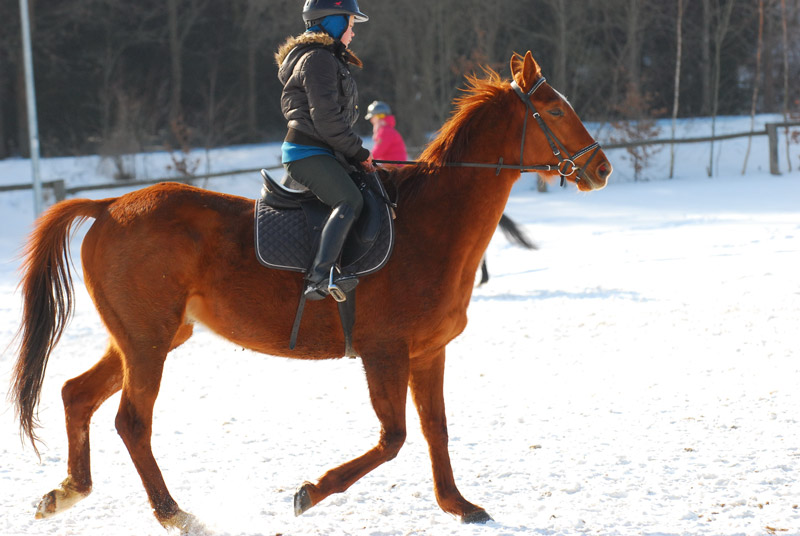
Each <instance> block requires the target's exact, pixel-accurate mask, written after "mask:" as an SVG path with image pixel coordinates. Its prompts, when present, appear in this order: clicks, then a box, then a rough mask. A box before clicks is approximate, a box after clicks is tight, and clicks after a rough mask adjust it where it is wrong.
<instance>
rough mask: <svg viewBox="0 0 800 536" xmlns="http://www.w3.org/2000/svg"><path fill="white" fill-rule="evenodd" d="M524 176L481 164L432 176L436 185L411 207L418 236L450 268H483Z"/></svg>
mask: <svg viewBox="0 0 800 536" xmlns="http://www.w3.org/2000/svg"><path fill="white" fill-rule="evenodd" d="M515 175H516V176H515ZM518 177H519V173H518V172H513V171H506V172H503V173H501V174H500V175H499V176H495V173H494V171H492V170H485V169H477V168H447V169H445V170H443V171H442V172H441V174H440V175H438V176H435V177H430V179H429V180H430V181H431V184H427V185H426V187H425V188H424V189H423V191H421V192H420V195H419V196H418V197H417V198H416V199H414V200H413V202H412V206H411V207H408V208H409V214H408V216H409V218H410V219H411V222H409V223H410V228H411V229H412V233H413V234H414V240H415V241H417V240H423V241H424V242H425V244H424V246H423V247H425V248H426V249H428V251H434V252H436V257H438V258H439V259H440V261H441V262H442V263H443V264H448V265H449V266H448V268H449V269H452V268H453V265H463V267H464V269H466V270H467V271H470V270H474V269H477V266H478V263H479V262H480V259H481V256H482V255H483V252H484V251H485V250H486V247H487V246H488V244H489V241H490V240H491V238H492V235H493V234H494V232H495V230H496V228H497V223H498V222H499V220H500V216H501V215H502V213H503V209H504V208H505V205H506V202H507V201H508V196H509V193H510V191H511V186H512V185H513V183H514V181H515V180H516V178H518ZM400 210H403V207H400ZM473 264H474V267H472V265H473Z"/></svg>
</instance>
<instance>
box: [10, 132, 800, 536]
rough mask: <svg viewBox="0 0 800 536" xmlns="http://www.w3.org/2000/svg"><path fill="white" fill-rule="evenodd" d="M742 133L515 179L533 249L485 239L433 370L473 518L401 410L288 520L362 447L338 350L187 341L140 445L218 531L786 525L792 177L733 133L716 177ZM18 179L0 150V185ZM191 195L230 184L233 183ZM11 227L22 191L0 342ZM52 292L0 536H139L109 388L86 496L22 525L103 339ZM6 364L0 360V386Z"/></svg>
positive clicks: (79, 163)
mask: <svg viewBox="0 0 800 536" xmlns="http://www.w3.org/2000/svg"><path fill="white" fill-rule="evenodd" d="M730 123H731V126H730V128H731V129H732V130H733V131H736V130H743V129H746V128H748V127H749V122H748V121H746V120H734V119H731V120H730ZM682 127H683V128H684V130H685V131H687V132H688V131H691V132H693V133H694V134H695V135H700V134H702V128H700V127H698V126H697V124H696V123H691V122H687V123H683V124H682ZM703 128H705V126H703ZM723 130H724V129H723ZM745 144H746V141H745V140H735V141H732V142H726V143H724V144H721V145H719V146H718V147H717V150H719V149H721V153H720V155H719V159H718V163H719V171H718V172H717V175H716V176H715V177H713V178H711V179H709V178H708V177H707V176H706V173H705V168H706V165H707V161H708V152H707V146H705V145H700V146H695V145H691V146H681V147H680V148H679V153H678V167H677V171H676V178H674V179H672V180H651V181H646V182H637V183H634V182H632V181H631V173H630V170H629V166H628V165H627V163H626V161H625V160H624V159H623V158H622V153H621V152H618V151H616V152H613V153H610V154H609V157H610V158H611V160H612V162H613V163H614V164H615V166H616V168H617V170H616V171H615V175H614V176H613V177H612V181H611V183H610V184H609V186H608V187H607V188H606V189H605V190H602V191H600V192H595V193H591V194H579V193H576V190H575V189H574V187H571V188H568V189H566V190H560V189H558V188H555V187H551V189H550V192H548V193H546V194H539V193H536V192H535V190H534V188H533V181H532V179H531V178H530V177H523V179H522V180H521V181H520V183H519V184H518V186H517V187H515V189H514V192H513V194H512V197H511V199H510V201H509V205H508V213H509V214H510V215H511V216H512V217H513V218H514V219H515V220H516V221H518V222H519V223H522V224H524V228H525V230H526V231H527V232H528V233H529V234H530V235H531V236H532V237H533V239H534V240H535V241H536V242H537V243H538V245H539V246H540V248H541V249H540V250H539V251H534V252H531V251H525V250H522V249H519V248H516V247H514V246H511V245H509V244H508V243H507V242H506V241H505V239H504V238H503V237H502V235H498V236H497V237H495V239H494V241H493V242H492V244H491V246H490V249H489V257H488V258H489V268H490V271H491V273H492V279H491V281H490V282H489V284H488V285H487V286H485V287H482V288H479V289H476V290H475V292H474V294H473V299H472V304H471V306H470V311H469V313H470V324H469V326H468V327H467V330H466V331H465V333H464V334H463V335H462V336H461V337H459V338H458V339H456V340H455V341H454V342H453V343H452V344H451V345H450V347H449V350H448V357H449V359H448V365H447V374H446V380H445V390H446V393H445V396H446V400H447V403H448V420H449V430H450V452H451V457H452V461H453V466H454V470H455V475H456V480H457V482H458V484H459V487H460V489H461V491H462V493H463V494H464V495H465V496H466V497H467V498H468V499H469V500H471V501H473V502H475V503H477V504H480V505H481V506H483V507H485V508H486V509H487V511H488V512H489V513H490V514H491V515H492V516H493V517H494V520H495V521H494V522H492V523H489V524H487V525H485V526H477V527H474V526H462V525H460V524H459V523H458V522H457V521H456V520H454V519H452V518H451V517H450V516H448V515H447V514H444V513H443V512H442V511H441V510H440V509H439V508H438V506H437V505H436V503H435V500H434V497H433V491H432V483H431V476H430V465H429V461H428V455H427V447H426V445H425V443H424V440H423V439H422V437H421V434H420V433H419V431H418V422H417V418H416V414H415V413H414V411H413V408H411V407H410V406H409V412H408V420H409V436H408V440H407V442H406V444H405V446H404V448H403V450H402V451H401V452H400V455H399V456H398V457H397V458H396V459H395V460H393V461H391V462H389V463H387V464H385V465H384V466H382V467H379V468H378V469H376V470H375V471H373V472H372V473H370V474H369V475H367V476H366V477H364V478H363V479H362V480H360V481H359V482H357V483H356V484H355V485H354V486H353V487H351V488H350V489H349V490H348V491H346V492H345V493H342V494H339V495H334V496H332V497H330V498H329V499H328V500H326V501H325V502H323V503H322V504H320V505H318V506H316V507H314V508H313V509H311V510H310V511H308V512H307V513H306V514H304V515H303V516H301V517H298V518H295V517H294V516H293V513H292V496H293V493H294V490H295V487H296V486H298V485H299V484H300V483H302V482H303V481H304V480H307V479H308V480H313V479H315V478H317V477H318V476H320V475H321V474H322V473H323V472H325V471H326V470H327V469H329V468H331V467H333V466H335V465H338V464H339V463H341V462H344V461H346V460H348V459H350V458H353V457H355V456H357V455H359V454H361V453H362V452H364V451H365V450H367V449H368V448H370V447H371V446H373V444H374V443H375V441H376V439H377V433H378V426H377V420H376V418H375V417H374V414H373V413H372V409H371V407H370V405H369V399H368V395H367V391H366V385H365V381H364V378H363V373H362V371H361V364H360V361H359V360H347V359H344V360H336V361H329V362H323V363H305V362H294V361H291V360H284V359H278V358H271V357H267V356H262V355H257V354H254V353H251V352H249V351H243V350H242V349H241V348H237V347H235V346H233V345H231V344H230V343H228V342H226V341H224V340H221V339H219V338H218V337H216V336H214V335H212V334H210V333H209V332H207V331H204V330H202V329H199V330H197V331H196V335H195V336H194V337H193V338H192V339H191V340H190V341H189V343H187V344H186V345H184V346H183V347H181V348H179V349H178V350H176V351H175V352H174V353H173V354H172V355H171V356H170V358H169V359H168V360H167V365H166V371H165V375H164V379H163V383H162V390H161V394H160V397H159V399H158V402H157V404H156V419H155V432H154V438H153V445H154V452H155V455H156V457H157V459H158V461H159V463H160V465H161V468H162V470H163V472H164V476H165V479H166V481H167V484H168V486H169V487H170V490H171V492H172V494H173V496H174V497H175V499H176V500H177V501H178V503H179V504H180V505H181V507H182V508H184V509H185V510H186V511H188V512H191V513H193V514H195V515H196V516H197V517H198V518H199V519H200V520H201V521H202V522H203V523H204V524H205V526H206V528H207V531H206V533H207V534H213V535H218V536H226V535H237V536H238V535H242V536H255V535H275V534H286V535H289V534H291V535H370V536H395V535H397V536H400V535H415V536H416V535H459V536H465V535H480V536H501V535H502V536H505V535H523V534H524V535H530V534H541V535H562V534H563V535H571V534H601V535H617V534H619V535H648V536H656V535H726V536H734V535H762V534H770V533H771V534H786V535H797V534H800V352H798V346H800V345H799V344H798V343H799V342H800V336H799V335H798V325H800V173H798V172H797V171H794V172H793V173H785V174H784V175H782V176H780V177H776V176H772V175H769V174H768V172H767V169H768V165H767V163H768V162H767V158H766V147H765V140H764V139H763V138H758V139H756V140H754V146H753V153H752V154H751V157H750V159H751V163H750V166H749V170H750V171H749V173H748V174H747V175H746V176H744V177H742V176H741V175H740V172H741V166H742V154H743V152H744V146H745ZM270 151H272V153H274V148H273V147H261V148H235V149H230V150H227V151H219V152H217V153H215V156H214V164H215V166H219V168H220V169H225V168H227V169H230V168H237V167H248V166H251V165H258V163H261V164H264V165H269V164H271V163H273V161H274V160H272V159H273V158H274V156H273V155H272V153H271V152H270ZM795 151H796V149H795ZM267 155H269V158H266V159H265V156H267ZM666 156H667V151H662V153H659V155H658V156H657V157H656V160H655V161H654V163H653V167H651V168H650V170H649V171H648V174H649V175H650V176H651V177H652V178H653V179H661V178H662V177H663V176H664V174H665V172H664V169H666ZM793 158H794V159H795V160H794V168H795V170H796V169H797V165H798V163H800V161H798V160H797V154H796V153H795V154H794V156H793ZM265 160H266V162H265ZM785 162H786V160H785V156H782V160H781V165H782V166H783V168H784V170H785V169H786V164H785ZM26 165H27V162H24V161H6V162H0V184H2V183H7V182H20V178H21V177H22V176H24V175H25V174H26V173H29V171H28V170H27V168H26V167H25V166H26ZM99 168H100V166H99V163H98V161H97V159H94V160H93V159H58V160H57V161H56V160H54V161H46V162H45V163H44V169H45V170H46V173H48V171H49V173H50V175H47V177H55V176H62V177H66V178H67V179H68V180H70V181H71V182H72V183H77V182H78V181H81V180H83V181H86V182H92V181H93V180H95V181H99V180H100V178H98V177H97V175H98V173H99V172H98V169H99ZM157 169H158V168H156V171H157ZM156 171H153V172H152V175H156V176H157V175H158V174H159V173H157V172H156ZM28 176H29V175H28ZM103 180H106V179H103ZM209 186H210V187H214V188H218V189H224V190H226V191H231V192H235V193H239V194H242V195H249V196H255V195H257V190H258V180H257V178H236V179H230V180H216V181H212V182H210V183H209ZM121 191H123V190H114V191H106V192H89V194H90V196H92V197H105V196H107V195H117V194H118V193H120V192H121ZM30 223H31V194H30V192H16V193H9V194H0V225H2V228H3V231H2V235H0V350H3V349H5V348H6V346H7V345H8V343H9V341H10V340H11V338H12V336H13V334H14V332H15V330H16V328H17V324H18V322H19V318H20V304H19V294H18V292H16V285H17V283H18V275H17V273H16V270H17V267H18V260H16V259H15V258H14V255H15V254H16V251H17V248H18V247H19V246H20V244H22V243H23V242H24V236H25V233H26V232H27V231H28V229H29V226H30ZM86 228H88V225H86V226H84V227H83V228H82V230H83V231H85V229H86ZM81 234H82V233H79V235H78V236H77V237H76V239H75V240H74V241H73V251H74V252H76V253H77V251H78V247H79V241H80V235H81ZM75 262H76V263H77V262H79V259H78V257H77V255H76V258H75ZM77 288H78V291H79V299H78V303H77V308H76V314H75V317H74V318H73V320H72V323H71V324H70V326H69V327H68V330H67V332H66V334H65V337H64V339H63V340H62V341H61V343H60V345H59V346H58V348H57V350H56V352H55V353H54V355H53V357H52V359H51V361H50V365H49V368H48V371H47V377H46V381H45V384H44V390H43V393H42V404H41V408H40V417H41V421H42V423H43V424H44V428H43V429H42V430H41V435H42V437H43V439H44V441H45V442H46V443H47V446H46V447H44V448H43V451H42V453H43V456H42V461H41V463H39V462H38V460H37V459H36V457H35V455H34V454H33V453H32V451H31V450H30V448H23V447H22V446H21V444H20V440H19V436H18V433H17V425H16V422H15V420H14V415H13V409H12V408H11V407H10V405H8V404H6V405H4V406H2V407H0V459H1V460H2V461H1V462H0V534H3V535H9V536H17V535H32V536H33V535H64V536H67V535H81V536H101V535H102V536H109V535H113V536H115V535H121V536H127V535H131V536H134V535H135V536H144V535H161V534H164V533H165V532H164V531H163V529H162V528H161V527H160V525H158V523H157V522H156V521H155V519H154V518H153V516H152V515H151V514H150V513H149V505H148V503H147V499H146V495H145V492H144V489H143V488H142V485H141V481H140V480H139V478H138V475H137V474H136V471H135V469H134V467H133V465H132V463H131V461H130V458H129V456H128V454H127V452H126V450H125V447H124V446H123V444H122V441H121V440H120V439H119V437H118V435H117V433H116V431H115V429H114V414H115V411H116V404H117V401H118V398H119V397H118V395H117V396H115V397H114V398H112V399H111V400H109V402H107V403H106V404H105V405H104V406H103V407H102V408H101V409H100V410H99V411H98V413H97V414H96V416H95V418H94V420H93V428H92V464H93V475H94V492H93V494H92V495H91V496H90V497H89V498H87V499H86V500H85V501H83V502H82V503H79V504H78V505H76V506H75V507H74V508H73V509H72V510H70V511H68V512H65V513H64V514H62V515H59V516H56V517H54V518H51V519H48V520H44V521H36V520H34V519H33V513H34V511H35V507H36V504H37V503H38V501H39V499H40V497H41V495H42V494H44V493H45V492H47V491H49V490H50V489H52V488H53V487H55V486H56V485H57V484H58V483H59V482H60V481H61V480H62V479H63V478H64V477H65V476H66V458H67V450H66V448H67V443H66V437H65V432H64V424H63V414H62V406H61V401H60V386H61V384H62V383H63V382H64V381H65V380H66V379H68V378H71V377H73V376H75V375H77V374H79V373H81V372H83V371H84V370H85V369H87V368H88V367H89V366H91V365H92V364H93V363H94V362H95V361H96V360H97V359H98V357H99V356H100V354H101V352H102V350H103V348H104V343H105V336H104V331H103V329H102V327H101V325H100V323H99V320H98V318H97V315H96V313H95V312H94V309H93V306H92V304H91V301H90V300H89V298H88V296H87V295H86V293H85V290H84V289H83V287H82V286H81V282H80V281H78V282H77ZM14 357H15V356H14V355H13V349H9V350H6V351H5V352H4V353H3V354H2V355H0V382H1V383H2V384H3V386H4V388H5V386H6V385H7V380H8V378H9V371H10V368H11V366H12V362H13V359H14Z"/></svg>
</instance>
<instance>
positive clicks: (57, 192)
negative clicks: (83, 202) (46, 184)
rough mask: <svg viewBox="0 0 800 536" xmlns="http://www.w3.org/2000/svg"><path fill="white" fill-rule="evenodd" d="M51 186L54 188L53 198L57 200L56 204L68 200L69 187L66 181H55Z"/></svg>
mask: <svg viewBox="0 0 800 536" xmlns="http://www.w3.org/2000/svg"><path fill="white" fill-rule="evenodd" d="M50 184H52V186H53V197H55V198H56V203H58V202H59V201H63V200H65V199H66V198H67V185H66V183H65V182H64V179H58V180H54V181H52V182H51V183H50Z"/></svg>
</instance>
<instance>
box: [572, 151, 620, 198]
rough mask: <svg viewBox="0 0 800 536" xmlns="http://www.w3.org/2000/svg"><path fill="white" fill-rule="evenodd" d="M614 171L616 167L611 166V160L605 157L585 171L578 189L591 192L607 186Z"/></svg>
mask: <svg viewBox="0 0 800 536" xmlns="http://www.w3.org/2000/svg"><path fill="white" fill-rule="evenodd" d="M613 171H614V168H613V167H612V166H611V162H609V161H608V160H606V159H605V158H603V159H602V160H600V161H599V162H598V163H597V165H595V166H593V167H592V168H590V169H587V170H586V171H585V172H584V173H583V176H581V178H580V180H579V181H578V189H579V190H581V191H583V192H591V191H592V190H600V189H602V188H605V186H606V184H607V182H608V178H609V177H610V176H611V173H612V172H613Z"/></svg>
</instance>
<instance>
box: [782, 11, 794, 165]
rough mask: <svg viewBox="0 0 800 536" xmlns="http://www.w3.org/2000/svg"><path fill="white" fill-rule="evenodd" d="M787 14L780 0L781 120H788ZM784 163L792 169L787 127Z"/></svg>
mask: <svg viewBox="0 0 800 536" xmlns="http://www.w3.org/2000/svg"><path fill="white" fill-rule="evenodd" d="M788 18H789V17H788V14H787V12H786V0H781V31H782V36H783V120H784V121H785V122H788V121H789V30H788V28H787V19H788ZM784 139H785V140H786V163H787V165H788V166H789V171H792V159H791V157H790V156H789V143H790V137H789V127H786V135H785V136H784Z"/></svg>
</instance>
